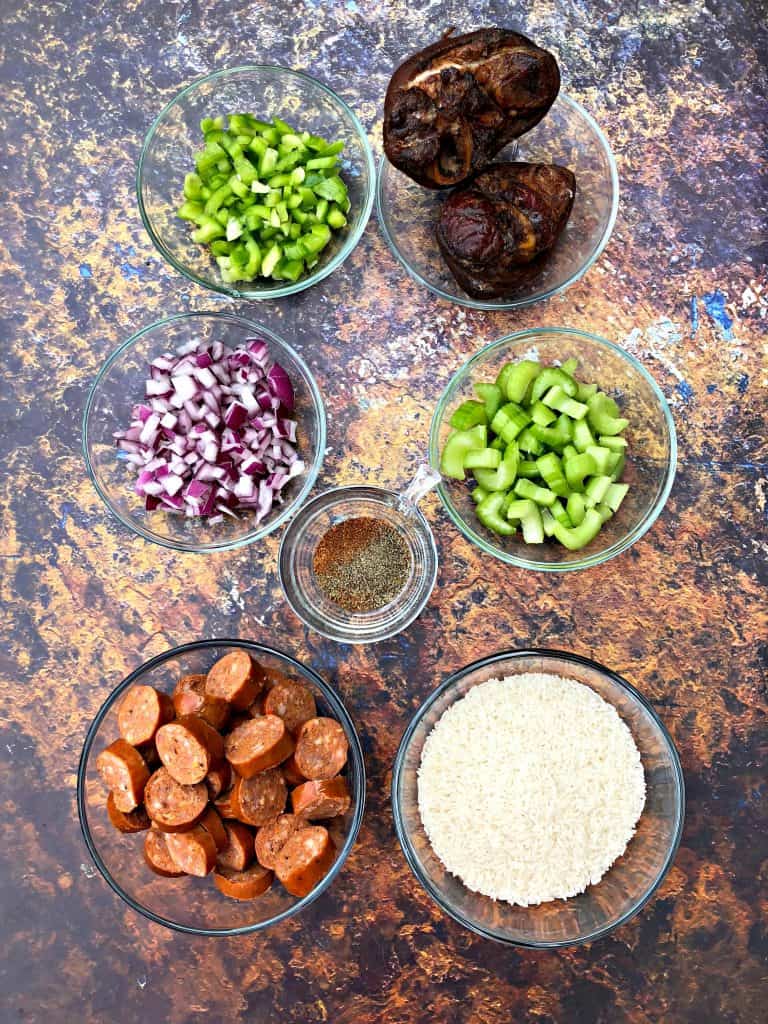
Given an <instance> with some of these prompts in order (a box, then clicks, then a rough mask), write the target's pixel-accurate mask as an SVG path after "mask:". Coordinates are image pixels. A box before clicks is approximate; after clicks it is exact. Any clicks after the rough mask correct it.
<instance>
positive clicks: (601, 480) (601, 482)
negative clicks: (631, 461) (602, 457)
mask: <svg viewBox="0 0 768 1024" xmlns="http://www.w3.org/2000/svg"><path fill="white" fill-rule="evenodd" d="M612 483H613V481H612V480H611V478H610V477H609V476H593V477H591V478H590V479H589V480H588V481H587V485H586V488H585V491H584V500H585V501H586V503H587V508H594V507H595V505H599V504H600V502H601V501H602V500H603V498H604V497H605V496H606V494H607V493H608V488H609V487H610V486H611V484H612Z"/></svg>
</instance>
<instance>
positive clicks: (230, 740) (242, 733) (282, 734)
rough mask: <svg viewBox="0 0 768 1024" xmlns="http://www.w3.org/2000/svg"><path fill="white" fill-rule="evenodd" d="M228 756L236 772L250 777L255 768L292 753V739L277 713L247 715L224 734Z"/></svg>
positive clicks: (264, 767)
mask: <svg viewBox="0 0 768 1024" xmlns="http://www.w3.org/2000/svg"><path fill="white" fill-rule="evenodd" d="M224 752H225V754H226V757H227V760H228V761H229V763H230V764H231V765H232V767H233V768H234V769H235V771H236V772H237V774H238V775H241V776H242V777H243V778H244V779H251V778H253V776H254V775H256V774H257V772H263V771H266V770H267V768H274V767H275V766H276V765H278V764H280V762H281V761H284V760H285V759H286V757H289V756H290V755H291V754H292V753H293V739H292V738H291V734H290V733H289V732H288V730H287V729H286V727H285V722H284V721H283V720H282V718H278V717H277V715H263V716H260V717H259V718H249V719H248V721H247V722H243V723H242V725H238V727H237V728H236V729H233V730H232V732H231V733H230V734H229V735H228V736H227V739H226V742H225V744H224Z"/></svg>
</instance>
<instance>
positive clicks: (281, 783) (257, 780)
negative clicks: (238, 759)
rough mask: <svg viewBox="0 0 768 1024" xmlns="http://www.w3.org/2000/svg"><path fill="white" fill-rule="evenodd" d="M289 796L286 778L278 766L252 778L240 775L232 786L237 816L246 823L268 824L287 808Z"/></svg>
mask: <svg viewBox="0 0 768 1024" xmlns="http://www.w3.org/2000/svg"><path fill="white" fill-rule="evenodd" d="M287 796H288V790H287V789H286V785H285V780H284V779H283V776H282V775H281V774H280V772H279V770H278V769H277V768H270V770H269V771H266V772H260V774H259V775H254V776H253V778H252V779H242V778H240V777H238V778H237V779H236V780H235V784H234V786H233V787H232V802H233V806H234V809H235V811H236V815H235V816H236V817H237V818H239V819H240V821H243V822H245V824H246V825H266V824H267V822H268V821H273V820H274V819H275V818H276V817H277V816H278V814H281V813H282V812H283V810H284V809H285V801H286V798H287Z"/></svg>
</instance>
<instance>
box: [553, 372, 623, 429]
mask: <svg viewBox="0 0 768 1024" xmlns="http://www.w3.org/2000/svg"><path fill="white" fill-rule="evenodd" d="M542 376H543V374H542ZM541 400H542V402H543V403H544V405H548V406H549V408H550V409H557V411H558V412H564V413H565V414H566V416H570V417H571V419H573V420H582V419H584V417H585V416H586V415H587V406H586V405H584V404H583V403H582V402H577V401H575V399H573V398H569V396H568V395H567V394H566V393H565V391H564V390H563V389H562V388H561V387H560V385H559V384H556V385H555V386H554V387H552V388H550V389H549V391H547V393H546V394H545V395H544V396H543V397H542V399H541ZM605 433H610V431H605Z"/></svg>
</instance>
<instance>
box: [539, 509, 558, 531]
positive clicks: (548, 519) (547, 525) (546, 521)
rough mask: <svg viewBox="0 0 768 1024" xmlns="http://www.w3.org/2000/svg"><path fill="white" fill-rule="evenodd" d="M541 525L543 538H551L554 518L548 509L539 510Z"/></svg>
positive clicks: (553, 529)
mask: <svg viewBox="0 0 768 1024" xmlns="http://www.w3.org/2000/svg"><path fill="white" fill-rule="evenodd" d="M541 525H542V527H543V528H544V536H545V537H552V536H554V533H555V517H554V516H553V515H552V513H551V512H550V511H549V509H548V508H543V509H542V510H541Z"/></svg>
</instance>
